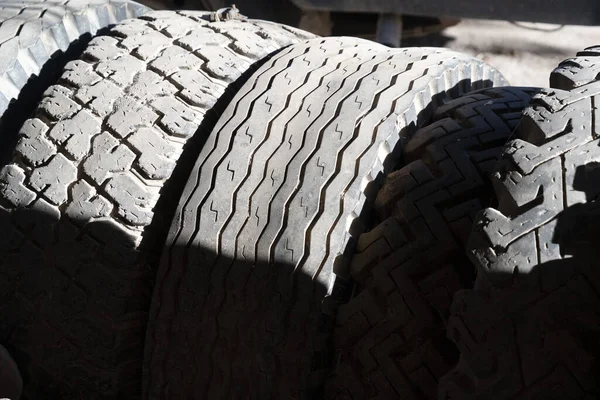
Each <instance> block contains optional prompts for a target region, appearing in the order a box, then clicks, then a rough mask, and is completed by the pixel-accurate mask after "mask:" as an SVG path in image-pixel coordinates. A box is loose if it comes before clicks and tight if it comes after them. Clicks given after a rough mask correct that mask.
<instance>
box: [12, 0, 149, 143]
mask: <svg viewBox="0 0 600 400" xmlns="http://www.w3.org/2000/svg"><path fill="white" fill-rule="evenodd" d="M148 11H150V9H149V8H147V7H145V6H143V5H141V4H138V3H135V2H133V1H128V0H112V1H109V0H107V1H90V0H70V1H68V0H47V1H32V0H25V1H5V2H2V4H0V20H1V21H0V118H1V117H2V115H3V114H4V112H5V111H6V109H7V108H8V106H9V104H10V102H11V101H12V100H14V99H16V98H18V97H19V95H20V92H21V89H23V87H24V86H25V84H26V83H27V81H28V80H29V78H30V77H31V76H32V75H38V74H39V73H40V71H41V70H42V68H43V67H44V65H45V64H46V63H47V62H48V61H49V60H50V59H51V58H53V57H56V56H57V54H58V53H60V52H64V51H66V50H67V49H68V48H69V46H70V45H71V44H72V43H73V42H75V41H78V40H80V38H82V37H83V36H86V35H89V36H92V37H93V36H95V34H96V33H97V32H98V31H99V30H101V29H103V28H106V27H109V26H112V25H115V24H117V23H119V22H120V21H122V20H125V19H128V18H135V17H137V16H140V15H142V14H145V13H147V12H148ZM0 135H1V132H0Z"/></svg>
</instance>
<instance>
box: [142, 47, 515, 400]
mask: <svg viewBox="0 0 600 400" xmlns="http://www.w3.org/2000/svg"><path fill="white" fill-rule="evenodd" d="M502 83H504V80H503V78H502V77H501V75H499V73H497V72H496V71H495V70H493V69H492V68H491V67H489V66H487V65H486V64H484V63H483V62H481V61H478V60H474V59H471V58H467V57H465V56H462V55H459V54H457V53H453V52H450V51H445V50H436V49H419V48H415V49H405V50H391V51H390V50H388V49H385V48H383V47H382V46H380V45H377V44H374V43H372V42H368V41H364V40H360V39H349V38H328V39H313V40H312V41H309V42H307V43H305V44H298V45H295V46H292V47H290V48H288V49H286V52H285V53H280V55H279V56H277V57H276V58H274V59H273V61H272V62H270V63H268V64H265V65H264V66H263V67H261V69H259V70H258V71H257V72H256V73H255V74H254V76H253V78H252V79H251V80H249V81H248V82H247V83H246V84H245V85H244V87H242V89H240V91H239V92H238V94H237V95H236V98H235V99H234V100H233V101H232V102H231V104H230V105H229V107H228V109H227V110H226V111H225V113H224V114H223V115H222V117H221V119H220V121H219V122H218V123H217V125H216V126H215V129H214V130H213V132H212V134H211V135H210V137H209V139H208V141H207V143H206V145H205V146H204V147H203V149H202V152H201V154H200V156H199V158H198V160H197V163H196V166H195V168H194V172H193V173H192V175H191V177H190V179H189V181H188V184H187V185H186V188H185V190H184V195H183V197H182V199H181V201H180V203H179V206H178V209H177V212H176V216H175V219H174V222H173V224H172V226H171V231H170V233H169V238H168V241H167V249H166V251H165V252H164V253H163V259H162V261H161V266H160V269H159V271H158V274H157V285H156V288H155V292H154V297H153V302H152V308H151V316H150V321H151V322H150V324H149V332H148V338H147V354H146V357H145V360H146V373H147V375H146V376H145V379H146V384H147V391H146V394H145V397H146V398H163V399H167V398H169V399H175V398H185V397H186V396H189V395H190V393H193V396H194V397H197V398H201V397H206V398H230V397H232V398H237V397H247V398H260V399H268V398H274V399H284V398H285V399H289V398H298V397H300V396H301V395H307V392H305V391H306V390H309V389H310V390H313V389H314V390H315V391H318V390H322V385H323V382H324V379H325V378H326V376H327V375H328V373H329V372H330V371H331V367H332V361H333V360H332V357H331V349H330V346H331V333H332V327H333V324H334V321H335V317H334V315H335V310H336V308H337V305H338V304H337V303H338V302H339V301H340V298H339V297H340V296H339V295H336V290H337V289H336V288H337V287H338V286H339V285H338V283H340V282H339V281H340V279H336V273H337V274H339V275H340V276H343V277H348V265H349V263H350V259H351V255H352V250H353V246H354V244H355V241H356V238H357V237H358V235H359V234H360V232H361V231H362V230H363V229H364V228H363V226H364V225H365V223H368V218H366V217H365V216H364V215H363V211H366V210H367V209H368V208H369V204H370V203H371V202H372V201H373V198H372V195H373V194H374V193H376V191H377V188H378V186H379V185H381V180H382V179H383V177H384V175H385V174H386V173H387V172H389V170H390V169H391V168H392V166H393V164H394V163H395V162H396V161H397V157H396V155H397V154H396V152H397V149H398V148H399V147H401V146H400V145H398V143H399V142H403V141H404V140H407V139H408V138H409V137H410V136H412V134H413V133H414V131H415V130H416V127H417V126H418V125H419V124H422V123H424V122H425V121H428V120H429V117H430V116H431V113H432V110H433V109H434V108H435V107H436V106H438V105H441V104H443V103H444V102H445V101H446V100H448V99H449V98H452V97H456V96H459V95H460V94H462V93H464V92H467V91H470V90H474V89H479V88H483V87H489V86H492V85H498V84H502ZM363 219H365V220H363ZM334 271H335V272H334ZM340 285H341V283H340ZM336 296H337V298H336ZM308 395H309V396H310V397H315V396H317V395H318V393H317V392H310V391H309V392H308Z"/></svg>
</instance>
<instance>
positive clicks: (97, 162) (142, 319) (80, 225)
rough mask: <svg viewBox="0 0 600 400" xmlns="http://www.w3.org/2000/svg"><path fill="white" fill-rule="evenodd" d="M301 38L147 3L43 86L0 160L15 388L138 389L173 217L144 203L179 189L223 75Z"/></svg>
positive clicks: (1, 247)
mask: <svg viewBox="0 0 600 400" xmlns="http://www.w3.org/2000/svg"><path fill="white" fill-rule="evenodd" d="M309 37H313V35H310V34H304V33H302V32H301V31H296V30H292V29H287V28H285V27H283V26H280V25H277V24H272V23H263V22H260V21H257V22H254V21H244V22H242V21H228V22H218V23H210V22H209V20H208V13H203V12H180V13H175V12H170V11H161V12H152V13H149V14H147V15H145V16H144V17H143V19H137V20H133V19H132V20H128V21H125V22H124V23H122V24H120V25H118V26H116V27H115V28H114V29H113V30H112V31H111V32H110V34H109V35H107V36H102V37H98V38H95V39H94V40H92V41H91V42H90V44H89V46H88V47H87V50H86V51H85V52H84V54H83V55H82V57H81V58H80V59H79V60H75V61H72V62H70V63H69V64H68V65H67V67H66V69H65V71H64V73H63V76H62V78H61V79H60V81H59V82H58V84H57V85H54V86H52V87H50V88H49V89H48V90H47V92H46V94H45V96H44V98H43V100H42V101H41V103H40V105H39V108H38V110H37V111H36V113H35V116H34V117H33V118H31V119H29V120H28V121H26V122H25V124H24V125H23V128H22V129H21V131H20V134H19V141H18V144H17V146H16V148H15V152H14V156H13V160H12V162H11V163H10V164H8V165H6V166H4V167H3V168H2V169H0V216H1V217H0V229H2V231H3V235H4V236H3V238H2V240H0V255H1V257H0V265H2V267H1V268H0V277H1V279H0V282H1V283H0V285H1V286H2V288H3V291H2V296H3V301H2V307H1V311H0V321H1V322H0V327H1V329H0V338H1V339H0V340H2V343H4V344H6V345H7V346H8V347H9V349H10V350H11V351H12V353H14V354H16V359H17V363H18V364H19V367H20V369H21V371H22V373H23V374H24V379H25V393H26V395H28V396H31V397H32V398H35V397H36V396H40V395H41V394H40V393H42V394H44V396H45V395H46V394H48V393H50V395H56V396H58V398H81V397H83V398H85V397H87V395H86V394H89V393H93V394H94V396H96V398H130V397H132V396H133V397H139V396H140V390H141V383H140V379H141V365H142V356H143V350H142V345H143V340H144V336H145V325H146V322H147V312H148V308H149V302H150V298H151V288H152V284H153V282H154V272H155V270H156V264H157V263H158V258H159V256H160V251H161V249H162V243H161V242H160V241H159V239H160V238H163V239H164V235H165V234H166V230H167V228H168V224H169V223H170V217H169V215H172V211H171V209H166V208H164V209H155V207H156V205H157V202H158V201H159V200H161V201H162V200H164V199H165V198H169V199H170V202H172V203H174V204H176V202H177V199H178V197H179V195H180V193H177V192H174V191H171V190H167V191H163V190H162V188H163V187H164V186H165V185H166V184H167V183H168V181H169V177H170V176H171V174H172V172H173V170H174V168H175V166H176V165H177V163H178V158H179V157H180V155H181V154H182V152H184V151H185V149H186V147H185V145H186V143H187V142H188V141H189V139H190V137H191V136H192V135H194V134H197V135H206V132H205V131H204V130H206V129H208V130H210V128H209V127H208V128H207V126H210V125H202V128H201V129H200V130H199V131H198V132H196V131H197V130H198V129H199V127H200V126H201V124H202V123H203V121H204V120H205V115H209V113H211V112H213V111H212V107H213V105H214V104H215V103H216V102H217V100H218V99H219V98H227V97H226V96H232V93H233V92H234V90H235V88H236V85H231V83H233V82H235V81H236V80H237V79H238V78H239V77H240V76H241V75H242V74H243V73H245V72H246V71H248V70H250V69H252V68H255V63H257V62H259V60H262V59H263V58H264V57H268V56H269V55H270V54H271V53H272V52H275V51H276V50H277V49H279V48H281V47H284V46H286V45H288V44H290V43H294V42H298V41H300V40H304V39H306V38H309ZM226 92H227V93H228V94H226V96H225V95H224V94H225V93H226ZM215 113H216V112H215ZM216 116H218V114H215V115H212V116H211V117H212V118H213V119H216ZM212 123H213V124H214V122H212ZM194 159H195V157H194V156H193V157H192V158H191V160H192V161H191V163H190V165H189V166H186V168H188V169H191V167H192V166H193V160H194ZM183 176H186V175H183ZM168 203H169V202H167V203H163V204H168ZM15 266H18V267H19V268H15ZM4 289H6V290H4Z"/></svg>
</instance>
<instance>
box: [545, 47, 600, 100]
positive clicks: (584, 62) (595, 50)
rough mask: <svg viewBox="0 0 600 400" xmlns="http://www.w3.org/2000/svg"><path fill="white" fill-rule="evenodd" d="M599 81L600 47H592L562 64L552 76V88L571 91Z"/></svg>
mask: <svg viewBox="0 0 600 400" xmlns="http://www.w3.org/2000/svg"><path fill="white" fill-rule="evenodd" d="M599 79H600V46H592V47H588V48H586V49H585V50H583V51H580V52H579V53H577V56H576V57H573V58H569V59H567V60H564V61H563V62H561V63H560V64H559V65H558V67H556V68H555V69H554V71H552V73H551V74H550V87H553V88H556V89H562V90H571V89H575V88H578V87H581V86H584V85H586V84H588V83H591V82H594V81H597V80H599Z"/></svg>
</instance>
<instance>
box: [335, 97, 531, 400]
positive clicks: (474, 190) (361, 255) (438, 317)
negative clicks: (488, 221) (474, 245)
mask: <svg viewBox="0 0 600 400" xmlns="http://www.w3.org/2000/svg"><path fill="white" fill-rule="evenodd" d="M536 91H537V89H534V88H514V87H507V88H493V89H485V90H482V91H479V92H476V93H473V94H467V95H464V96H462V97H460V98H458V99H456V100H452V101H450V102H448V103H447V104H445V105H444V106H442V107H439V108H438V109H436V111H435V113H434V116H433V118H432V119H433V121H432V122H431V124H430V125H428V126H425V127H423V128H421V129H419V130H418V131H417V133H415V135H414V136H413V138H412V139H411V140H410V141H409V142H408V143H407V144H406V146H405V147H404V151H403V160H404V163H405V165H404V166H403V167H402V168H400V169H399V170H397V171H395V172H392V173H391V174H390V175H388V177H387V179H386V181H385V183H384V185H383V187H382V189H381V190H380V191H379V193H378V196H377V199H376V201H375V207H374V208H375V213H376V217H375V218H376V220H377V221H378V224H376V226H375V227H374V228H373V229H371V230H370V231H369V232H366V233H363V234H362V235H361V236H360V238H359V240H358V246H357V250H356V254H355V255H354V258H353V260H352V264H351V266H350V271H351V274H352V277H353V279H354V281H355V282H356V284H357V287H356V288H355V292H354V295H353V298H352V299H351V300H350V302H349V303H348V304H346V305H343V306H342V307H341V308H340V311H339V313H338V321H337V326H336V334H335V343H336V346H337V347H338V349H339V350H338V352H339V357H340V359H339V365H338V366H337V368H336V374H335V377H334V379H333V380H332V381H331V382H330V383H329V384H328V387H327V392H328V396H327V398H331V399H336V398H343V399H369V398H372V399H375V398H386V399H431V400H434V399H436V398H437V385H438V381H439V379H440V378H441V377H442V376H443V375H445V374H446V373H447V372H448V371H449V370H450V369H451V368H452V367H453V366H454V364H455V363H456V361H457V358H458V352H457V350H456V348H453V347H454V346H452V344H451V343H449V342H448V340H447V339H446V338H445V336H446V335H445V329H446V322H447V320H448V316H449V311H450V304H451V302H452V296H453V294H454V292H456V291H457V290H460V289H463V288H470V287H472V285H473V281H474V279H475V271H474V269H475V268H474V267H473V266H472V265H471V264H470V263H469V262H468V260H467V259H466V256H465V255H464V248H465V246H466V243H467V241H468V238H469V234H470V233H471V225H472V222H473V218H474V215H475V213H476V212H477V211H479V210H482V209H483V208H484V207H486V206H488V205H489V204H490V201H491V199H492V197H493V189H492V187H491V183H490V181H489V174H490V173H491V170H492V169H493V167H494V165H495V163H496V162H497V160H498V158H499V156H500V153H501V150H502V147H503V146H504V144H505V143H506V141H507V140H508V138H509V137H510V136H511V135H514V134H515V133H516V130H517V128H518V124H519V120H520V117H521V111H522V110H523V109H524V108H525V107H526V106H527V105H528V104H529V101H530V99H531V96H532V95H533V94H534V93H535V92H536Z"/></svg>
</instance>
